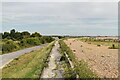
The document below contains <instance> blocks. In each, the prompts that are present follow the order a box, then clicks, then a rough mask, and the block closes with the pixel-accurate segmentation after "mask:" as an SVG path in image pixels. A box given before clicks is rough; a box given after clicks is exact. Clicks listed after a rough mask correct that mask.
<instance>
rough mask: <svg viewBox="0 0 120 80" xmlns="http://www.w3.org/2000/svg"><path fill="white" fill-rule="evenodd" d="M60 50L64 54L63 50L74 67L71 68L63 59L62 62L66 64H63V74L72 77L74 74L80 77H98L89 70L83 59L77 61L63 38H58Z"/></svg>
mask: <svg viewBox="0 0 120 80" xmlns="http://www.w3.org/2000/svg"><path fill="white" fill-rule="evenodd" d="M60 52H62V54H63V55H64V52H66V53H67V54H68V56H69V58H70V60H71V61H72V63H73V64H74V69H71V68H70V66H69V64H68V61H67V60H66V59H65V60H64V62H66V63H67V64H68V65H64V66H65V76H66V77H67V78H70V77H72V78H73V77H74V76H75V74H78V75H79V77H80V78H98V76H97V74H96V73H95V72H93V71H91V70H90V68H89V67H88V65H87V63H86V62H85V61H83V60H81V61H78V60H77V59H76V57H75V55H74V53H73V52H72V50H71V49H70V48H69V47H68V46H67V45H66V44H65V43H64V41H63V40H60Z"/></svg>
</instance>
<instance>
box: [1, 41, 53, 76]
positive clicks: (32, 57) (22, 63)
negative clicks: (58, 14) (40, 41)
mask: <svg viewBox="0 0 120 80" xmlns="http://www.w3.org/2000/svg"><path fill="white" fill-rule="evenodd" d="M53 45H54V42H52V43H50V44H49V45H47V46H45V47H43V48H40V49H37V50H35V51H32V52H30V53H26V54H24V55H22V56H20V57H18V58H16V59H14V60H13V61H12V62H10V63H9V64H8V65H7V66H6V67H4V68H3V70H2V76H3V78H39V76H40V75H41V72H42V70H43V68H44V67H45V66H46V64H47V58H48V57H49V53H50V52H51V49H52V47H53Z"/></svg>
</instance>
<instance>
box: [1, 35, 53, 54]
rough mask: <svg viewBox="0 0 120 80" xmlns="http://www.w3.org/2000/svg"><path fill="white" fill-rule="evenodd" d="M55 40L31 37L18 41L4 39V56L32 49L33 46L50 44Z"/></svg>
mask: <svg viewBox="0 0 120 80" xmlns="http://www.w3.org/2000/svg"><path fill="white" fill-rule="evenodd" d="M53 40H54V39H53V38H51V37H44V36H43V37H31V38H25V39H22V40H18V41H13V40H11V39H3V40H2V43H1V44H2V54H6V53H9V52H13V51H17V50H21V49H24V48H28V47H32V46H38V45H41V44H44V43H49V42H51V41H53Z"/></svg>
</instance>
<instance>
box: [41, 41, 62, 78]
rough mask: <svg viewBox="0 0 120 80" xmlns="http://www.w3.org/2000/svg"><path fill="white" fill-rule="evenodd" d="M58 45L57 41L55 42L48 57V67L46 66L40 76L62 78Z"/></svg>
mask: <svg viewBox="0 0 120 80" xmlns="http://www.w3.org/2000/svg"><path fill="white" fill-rule="evenodd" d="M59 47H60V45H59V43H58V41H56V42H55V46H54V47H53V49H52V51H51V53H50V57H49V63H48V67H46V68H45V69H44V70H43V72H42V75H41V78H63V71H64V70H63V68H62V64H61V62H60V58H61V54H60V53H59V51H58V49H59Z"/></svg>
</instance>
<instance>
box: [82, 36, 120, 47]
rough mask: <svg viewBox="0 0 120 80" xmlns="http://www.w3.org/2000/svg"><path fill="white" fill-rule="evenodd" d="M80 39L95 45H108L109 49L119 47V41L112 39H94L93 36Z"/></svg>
mask: <svg viewBox="0 0 120 80" xmlns="http://www.w3.org/2000/svg"><path fill="white" fill-rule="evenodd" d="M80 40H81V41H83V42H87V43H88V44H94V45H97V46H102V45H103V46H108V48H109V49H120V46H119V43H118V42H117V41H116V42H115V41H114V40H107V39H106V40H96V39H94V38H92V39H86V38H80Z"/></svg>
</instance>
